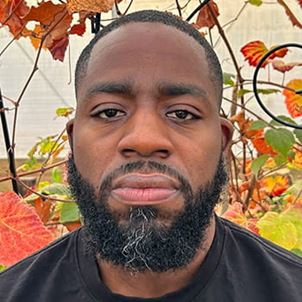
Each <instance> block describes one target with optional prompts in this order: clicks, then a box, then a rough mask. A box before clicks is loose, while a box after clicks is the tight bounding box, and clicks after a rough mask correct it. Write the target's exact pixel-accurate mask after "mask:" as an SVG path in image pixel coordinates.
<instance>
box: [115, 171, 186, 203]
mask: <svg viewBox="0 0 302 302" xmlns="http://www.w3.org/2000/svg"><path fill="white" fill-rule="evenodd" d="M179 188H180V184H179V183H178V182H177V181H176V180H175V179H173V178H171V177H168V176H166V175H163V174H141V173H138V174H127V175H125V176H122V177H120V178H118V179H116V180H115V181H114V182H113V188H112V191H111V196H112V197H113V198H114V199H115V200H117V201H118V202H121V203H123V204H128V205H154V204H159V203H164V202H168V201H170V200H172V199H173V198H175V197H176V196H177V195H178V194H179V193H180V190H179Z"/></svg>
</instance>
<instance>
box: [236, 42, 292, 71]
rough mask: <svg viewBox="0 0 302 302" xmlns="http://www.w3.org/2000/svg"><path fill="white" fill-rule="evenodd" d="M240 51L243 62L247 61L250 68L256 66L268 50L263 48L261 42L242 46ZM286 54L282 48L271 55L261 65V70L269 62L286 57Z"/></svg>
mask: <svg viewBox="0 0 302 302" xmlns="http://www.w3.org/2000/svg"><path fill="white" fill-rule="evenodd" d="M240 51H241V52H242V54H243V56H244V57H245V60H248V62H249V64H250V65H251V66H255V67H256V66H257V65H258V63H259V62H260V60H261V58H262V57H263V56H264V55H265V54H266V53H267V52H268V51H269V50H268V48H267V47H266V46H265V44H264V43H263V42H262V41H259V40H258V41H252V42H249V43H247V44H246V45H244V46H243V47H242V48H241V49H240ZM287 52H288V49H287V48H282V49H280V50H278V51H275V52H274V53H272V54H271V55H270V56H269V57H268V58H267V59H266V60H265V62H264V63H263V64H262V66H261V67H262V68H264V67H265V66H266V65H267V64H268V63H269V62H270V60H272V59H274V58H276V57H279V58H282V57H284V56H285V55H286V53H287Z"/></svg>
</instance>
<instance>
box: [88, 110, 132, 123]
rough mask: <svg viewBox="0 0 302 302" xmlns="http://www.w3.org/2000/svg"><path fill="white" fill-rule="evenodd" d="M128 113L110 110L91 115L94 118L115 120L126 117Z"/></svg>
mask: <svg viewBox="0 0 302 302" xmlns="http://www.w3.org/2000/svg"><path fill="white" fill-rule="evenodd" d="M125 114H126V113H125V112H124V111H122V110H119V109H115V108H108V109H104V110H99V111H97V112H95V113H94V112H93V113H92V114H91V115H92V116H93V117H98V118H101V119H104V120H109V119H114V118H118V117H121V116H124V115H125Z"/></svg>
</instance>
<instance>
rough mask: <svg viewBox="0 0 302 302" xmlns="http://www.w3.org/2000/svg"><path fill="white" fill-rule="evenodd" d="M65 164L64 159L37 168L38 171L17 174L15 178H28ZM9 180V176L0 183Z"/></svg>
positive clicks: (0, 179) (1, 179)
mask: <svg viewBox="0 0 302 302" xmlns="http://www.w3.org/2000/svg"><path fill="white" fill-rule="evenodd" d="M66 162H67V160H66V159H65V160H62V161H59V162H57V163H54V164H52V165H49V166H46V167H44V168H39V169H35V170H31V171H28V172H23V173H18V174H17V177H23V176H28V175H32V174H36V173H41V172H45V171H47V170H50V169H52V168H54V167H58V166H61V165H63V164H65V163H66ZM11 179H12V177H11V176H6V177H1V178H0V183H1V182H4V181H8V180H11Z"/></svg>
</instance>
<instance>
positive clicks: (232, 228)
mask: <svg viewBox="0 0 302 302" xmlns="http://www.w3.org/2000/svg"><path fill="white" fill-rule="evenodd" d="M219 220H220V221H221V223H222V225H223V226H224V228H225V232H226V237H225V239H226V242H225V248H226V249H227V250H228V249H229V250H231V251H232V252H237V253H239V254H245V255H246V257H245V258H246V262H248V261H249V260H248V258H252V259H253V258H257V259H258V260H261V262H265V261H266V262H268V263H272V264H274V266H275V267H277V268H280V269H286V268H288V269H293V270H297V271H300V273H302V258H301V257H299V256H297V255H295V254H293V253H291V252H289V251H287V250H285V249H283V248H281V247H280V246H277V245H276V244H274V243H272V242H271V241H268V240H266V239H264V238H262V237H260V236H257V235H256V234H253V233H252V232H250V231H248V230H246V229H244V228H242V227H240V226H238V225H236V224H234V223H232V222H230V221H228V220H225V219H223V218H219Z"/></svg>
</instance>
